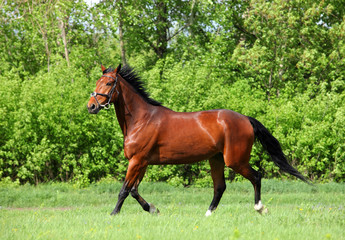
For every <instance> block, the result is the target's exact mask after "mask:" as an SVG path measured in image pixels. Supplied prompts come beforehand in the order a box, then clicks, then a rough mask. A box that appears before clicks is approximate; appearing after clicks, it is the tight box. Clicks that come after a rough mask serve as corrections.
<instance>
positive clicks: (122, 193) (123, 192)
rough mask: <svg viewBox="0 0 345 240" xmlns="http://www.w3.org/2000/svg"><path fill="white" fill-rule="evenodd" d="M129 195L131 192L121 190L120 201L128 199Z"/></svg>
mask: <svg viewBox="0 0 345 240" xmlns="http://www.w3.org/2000/svg"><path fill="white" fill-rule="evenodd" d="M128 195H129V190H126V189H121V191H120V193H119V199H122V198H126V197H127V196H128Z"/></svg>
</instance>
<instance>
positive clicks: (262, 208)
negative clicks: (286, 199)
mask: <svg viewBox="0 0 345 240" xmlns="http://www.w3.org/2000/svg"><path fill="white" fill-rule="evenodd" d="M254 209H255V210H256V211H257V212H258V213H260V214H267V213H268V208H265V206H264V205H262V203H261V201H259V202H258V203H257V204H255V205H254Z"/></svg>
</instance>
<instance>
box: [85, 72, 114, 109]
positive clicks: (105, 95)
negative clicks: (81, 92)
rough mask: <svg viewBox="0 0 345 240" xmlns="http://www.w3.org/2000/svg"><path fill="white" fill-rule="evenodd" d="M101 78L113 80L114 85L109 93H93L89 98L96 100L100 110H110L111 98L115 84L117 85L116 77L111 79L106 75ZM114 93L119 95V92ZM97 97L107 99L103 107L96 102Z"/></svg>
mask: <svg viewBox="0 0 345 240" xmlns="http://www.w3.org/2000/svg"><path fill="white" fill-rule="evenodd" d="M102 77H108V78H111V79H113V80H115V83H114V85H113V86H112V88H111V89H110V91H109V93H108V94H104V93H98V92H93V93H91V97H94V98H95V99H96V102H97V104H98V105H99V106H100V107H101V108H104V109H109V108H110V101H111V97H112V96H113V93H114V90H115V88H116V84H117V76H116V78H113V77H112V76H107V75H103V76H102ZM116 92H117V94H119V92H118V91H117V90H116ZM97 95H100V96H104V97H107V98H108V102H107V103H106V104H104V105H102V104H100V103H99V102H98V99H97Z"/></svg>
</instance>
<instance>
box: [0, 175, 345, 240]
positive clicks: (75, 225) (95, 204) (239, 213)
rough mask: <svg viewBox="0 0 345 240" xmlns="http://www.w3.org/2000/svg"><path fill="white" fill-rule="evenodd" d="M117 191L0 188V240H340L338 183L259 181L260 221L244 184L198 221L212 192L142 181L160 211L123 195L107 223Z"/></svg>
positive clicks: (344, 234)
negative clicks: (264, 211)
mask: <svg viewBox="0 0 345 240" xmlns="http://www.w3.org/2000/svg"><path fill="white" fill-rule="evenodd" d="M120 187H121V183H111V182H101V183H98V184H94V185H91V186H89V187H87V188H85V189H79V188H75V187H74V186H73V185H72V184H66V183H53V184H42V185H39V186H36V187H35V186H29V185H24V186H14V185H11V184H0V206H1V208H0V239H2V240H3V239H174V240H175V239H198V240H202V239H256V240H259V239H294V240H296V239H313V240H316V239H345V184H336V183H328V184H317V185H316V186H314V187H312V186H309V185H307V184H305V183H302V182H289V181H277V180H265V181H263V184H262V200H263V204H265V205H266V206H267V207H268V208H269V213H268V214H266V215H262V216H261V215H259V214H258V213H256V212H255V210H254V208H253V206H254V203H253V198H254V193H253V189H252V186H251V184H250V183H249V182H239V183H231V184H230V183H228V184H227V187H228V188H227V190H226V192H225V193H224V196H223V198H222V200H221V202H220V205H219V207H218V209H217V211H215V212H214V213H213V215H212V216H210V217H205V216H204V214H205V212H206V210H207V208H208V206H209V204H210V202H211V200H212V194H213V189H212V188H193V187H190V188H182V187H172V186H169V185H167V184H165V183H145V182H144V183H142V185H141V187H140V189H139V190H140V193H141V194H142V196H143V197H144V198H145V199H146V200H147V201H148V202H152V203H154V204H155V205H156V207H158V208H159V210H160V212H161V213H160V214H159V215H150V214H148V213H147V212H144V211H143V210H142V209H141V207H140V206H139V204H138V203H137V202H136V201H135V200H134V199H133V198H131V197H128V198H127V199H126V201H125V203H124V205H123V208H122V212H121V213H120V214H119V215H117V216H113V217H111V216H110V215H109V214H110V212H111V211H112V210H113V208H114V206H115V203H116V200H117V194H118V192H119V190H120Z"/></svg>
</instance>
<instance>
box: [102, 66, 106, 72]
mask: <svg viewBox="0 0 345 240" xmlns="http://www.w3.org/2000/svg"><path fill="white" fill-rule="evenodd" d="M101 68H102V72H104V71H105V70H106V68H105V67H104V66H103V64H101Z"/></svg>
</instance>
